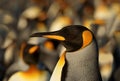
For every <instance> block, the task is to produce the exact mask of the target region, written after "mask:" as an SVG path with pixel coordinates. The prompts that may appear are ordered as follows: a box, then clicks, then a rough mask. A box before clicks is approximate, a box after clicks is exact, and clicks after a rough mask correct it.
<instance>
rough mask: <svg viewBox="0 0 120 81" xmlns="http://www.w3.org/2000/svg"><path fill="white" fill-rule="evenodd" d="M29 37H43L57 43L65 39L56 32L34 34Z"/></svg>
mask: <svg viewBox="0 0 120 81" xmlns="http://www.w3.org/2000/svg"><path fill="white" fill-rule="evenodd" d="M30 37H45V38H49V39H55V40H58V41H64V40H65V38H64V37H63V36H61V35H59V33H58V32H43V33H34V34H32V35H31V36H30Z"/></svg>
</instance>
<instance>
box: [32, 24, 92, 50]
mask: <svg viewBox="0 0 120 81" xmlns="http://www.w3.org/2000/svg"><path fill="white" fill-rule="evenodd" d="M31 37H45V38H50V39H55V40H59V41H60V42H61V43H62V44H63V45H64V47H65V48H66V51H68V52H73V51H76V50H79V49H80V48H84V47H86V46H87V45H89V44H90V43H91V42H92V39H93V34H92V32H91V31H90V30H89V29H87V28H86V27H84V26H81V25H70V26H66V27H64V28H62V29H61V30H59V31H54V32H42V33H34V34H32V35H31Z"/></svg>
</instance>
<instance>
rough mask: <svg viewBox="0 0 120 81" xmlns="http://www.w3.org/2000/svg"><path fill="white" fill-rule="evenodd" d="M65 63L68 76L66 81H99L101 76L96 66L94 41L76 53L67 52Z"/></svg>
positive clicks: (96, 50) (96, 58)
mask: <svg viewBox="0 0 120 81" xmlns="http://www.w3.org/2000/svg"><path fill="white" fill-rule="evenodd" d="M66 62H67V63H66V64H67V74H66V75H67V76H68V78H66V81H67V80H69V79H72V78H74V79H75V81H101V80H99V79H100V78H101V76H100V72H99V66H98V49H97V46H96V43H95V41H93V42H92V43H90V44H89V45H88V46H86V47H85V48H82V49H80V50H78V51H75V52H67V53H66ZM76 75H77V76H76ZM78 75H79V76H78ZM71 76H72V77H71ZM69 77H71V78H69ZM91 78H92V80H91ZM71 81H72V80H71Z"/></svg>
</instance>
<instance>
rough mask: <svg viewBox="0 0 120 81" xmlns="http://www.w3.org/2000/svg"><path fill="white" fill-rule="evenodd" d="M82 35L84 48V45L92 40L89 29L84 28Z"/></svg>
mask: <svg viewBox="0 0 120 81" xmlns="http://www.w3.org/2000/svg"><path fill="white" fill-rule="evenodd" d="M82 37H83V45H82V48H84V47H85V46H87V45H89V44H90V43H91V42H92V39H93V36H92V33H91V32H90V31H88V30H86V31H84V32H83V34H82Z"/></svg>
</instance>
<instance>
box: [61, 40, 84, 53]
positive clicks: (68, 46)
mask: <svg viewBox="0 0 120 81" xmlns="http://www.w3.org/2000/svg"><path fill="white" fill-rule="evenodd" d="M63 45H64V47H65V48H66V51H67V52H74V51H77V50H79V49H80V48H81V47H82V44H81V43H80V44H78V43H72V42H65V43H63Z"/></svg>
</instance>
